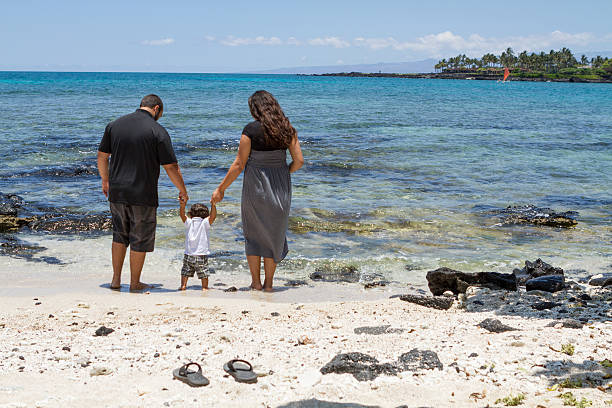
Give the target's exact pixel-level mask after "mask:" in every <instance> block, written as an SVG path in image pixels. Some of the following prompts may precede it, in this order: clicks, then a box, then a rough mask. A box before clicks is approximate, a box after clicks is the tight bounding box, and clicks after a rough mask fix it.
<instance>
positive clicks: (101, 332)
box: [94, 326, 115, 336]
mask: <svg viewBox="0 0 612 408" xmlns="http://www.w3.org/2000/svg"><path fill="white" fill-rule="evenodd" d="M114 331H115V329H111V328H109V327H104V326H100V328H99V329H98V330H96V333H95V334H94V336H108V335H109V334H111V333H112V332H114Z"/></svg>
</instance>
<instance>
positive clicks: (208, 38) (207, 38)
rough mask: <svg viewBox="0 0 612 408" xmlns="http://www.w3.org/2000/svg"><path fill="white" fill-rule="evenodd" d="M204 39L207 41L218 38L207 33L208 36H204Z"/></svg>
mask: <svg viewBox="0 0 612 408" xmlns="http://www.w3.org/2000/svg"><path fill="white" fill-rule="evenodd" d="M204 39H205V40H206V41H215V40H216V38H215V37H214V36H212V35H206V36H204Z"/></svg>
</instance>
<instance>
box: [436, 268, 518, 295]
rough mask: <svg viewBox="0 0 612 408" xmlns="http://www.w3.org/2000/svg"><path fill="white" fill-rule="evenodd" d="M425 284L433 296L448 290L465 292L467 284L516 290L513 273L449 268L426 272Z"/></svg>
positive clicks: (457, 292)
mask: <svg viewBox="0 0 612 408" xmlns="http://www.w3.org/2000/svg"><path fill="white" fill-rule="evenodd" d="M427 285H428V286H429V290H430V291H431V293H433V294H434V295H435V296H439V295H442V294H443V293H444V292H446V291H447V290H450V291H451V292H453V293H454V294H455V295H458V294H459V293H465V291H466V290H467V288H468V287H469V286H484V287H488V288H491V289H506V290H513V291H514V290H517V287H516V279H515V277H514V275H512V274H508V273H498V272H473V273H467V272H461V271H456V270H454V269H450V268H438V269H436V270H434V271H429V272H427Z"/></svg>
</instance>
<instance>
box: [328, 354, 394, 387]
mask: <svg viewBox="0 0 612 408" xmlns="http://www.w3.org/2000/svg"><path fill="white" fill-rule="evenodd" d="M331 373H335V374H352V375H353V377H355V379H356V380H357V381H371V380H373V379H375V378H376V377H378V376H379V375H380V374H382V373H385V374H389V375H395V374H397V370H396V369H395V368H394V367H393V366H392V365H391V364H378V360H377V359H375V358H374V357H371V356H369V355H367V354H363V353H342V354H338V355H336V356H335V357H334V358H333V359H332V360H331V361H330V362H329V363H327V364H326V365H325V366H323V367H322V368H321V374H331Z"/></svg>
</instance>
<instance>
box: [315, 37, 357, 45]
mask: <svg viewBox="0 0 612 408" xmlns="http://www.w3.org/2000/svg"><path fill="white" fill-rule="evenodd" d="M308 44H310V45H315V46H331V47H334V48H346V47H350V46H351V43H349V42H348V41H344V40H342V39H340V38H338V37H325V38H313V39H311V40H308Z"/></svg>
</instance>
